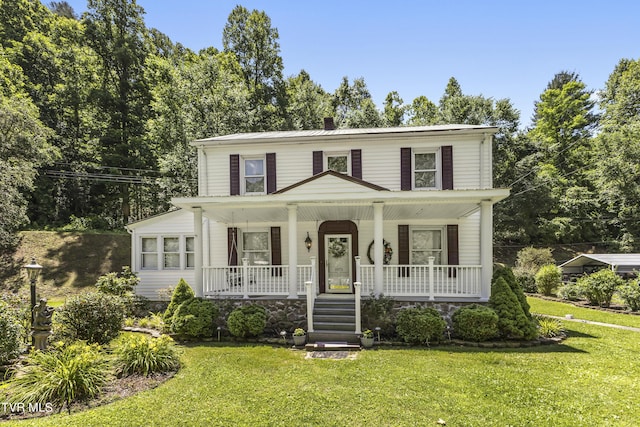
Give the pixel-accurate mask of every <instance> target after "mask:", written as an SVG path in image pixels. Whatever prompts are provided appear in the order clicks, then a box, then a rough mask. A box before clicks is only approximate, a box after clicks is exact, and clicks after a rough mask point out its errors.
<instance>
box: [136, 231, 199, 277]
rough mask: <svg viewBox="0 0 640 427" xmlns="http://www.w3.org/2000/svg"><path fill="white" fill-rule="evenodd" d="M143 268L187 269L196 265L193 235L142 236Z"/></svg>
mask: <svg viewBox="0 0 640 427" xmlns="http://www.w3.org/2000/svg"><path fill="white" fill-rule="evenodd" d="M139 262H140V269H141V270H186V269H193V268H194V266H195V238H194V237H193V236H144V237H141V238H140V261H139Z"/></svg>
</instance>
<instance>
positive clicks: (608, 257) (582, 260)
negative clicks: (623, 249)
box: [560, 254, 640, 267]
mask: <svg viewBox="0 0 640 427" xmlns="http://www.w3.org/2000/svg"><path fill="white" fill-rule="evenodd" d="M591 261H596V262H601V263H603V264H607V265H612V266H640V254H581V255H578V256H577V257H575V258H573V259H571V260H569V261H567V262H565V263H563V264H560V267H579V266H582V265H586V264H588V263H589V262H591Z"/></svg>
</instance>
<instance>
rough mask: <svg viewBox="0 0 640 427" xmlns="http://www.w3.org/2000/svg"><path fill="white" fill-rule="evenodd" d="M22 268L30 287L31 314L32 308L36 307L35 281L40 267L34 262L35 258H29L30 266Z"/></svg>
mask: <svg viewBox="0 0 640 427" xmlns="http://www.w3.org/2000/svg"><path fill="white" fill-rule="evenodd" d="M24 268H25V270H27V277H28V278H29V283H30V285H31V313H33V307H35V306H36V280H38V275H39V274H40V271H41V270H42V266H41V265H40V264H38V263H37V262H36V259H35V258H31V264H27V265H25V266H24ZM31 320H33V319H31Z"/></svg>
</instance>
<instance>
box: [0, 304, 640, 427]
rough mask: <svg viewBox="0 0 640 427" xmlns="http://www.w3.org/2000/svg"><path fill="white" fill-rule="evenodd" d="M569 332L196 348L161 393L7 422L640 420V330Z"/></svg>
mask: <svg viewBox="0 0 640 427" xmlns="http://www.w3.org/2000/svg"><path fill="white" fill-rule="evenodd" d="M534 311H540V310H537V309H536V310H534ZM614 316H616V318H618V317H619V316H622V315H614ZM565 326H566V328H567V329H568V331H569V338H568V339H567V340H566V341H565V342H564V344H562V345H556V346H541V347H534V348H524V349H520V348H518V349H493V350H490V351H489V350H481V349H474V348H468V347H467V348H456V347H449V346H443V347H440V348H434V349H426V348H393V349H384V350H374V351H363V352H360V353H359V354H358V357H357V358H356V359H355V360H321V359H305V353H304V352H302V351H292V350H289V349H286V348H272V347H268V346H234V345H230V344H218V343H211V344H203V345H193V346H189V347H186V348H185V351H184V356H183V362H184V367H183V369H182V370H181V371H180V372H178V374H177V375H176V376H175V377H174V378H173V379H171V380H169V381H167V382H166V383H165V384H163V385H161V386H160V387H158V388H156V389H154V390H150V391H147V392H143V393H141V394H138V395H136V396H134V397H131V398H128V399H124V400H121V401H118V402H115V403H112V404H110V405H106V406H104V407H100V408H95V409H92V410H88V411H86V412H82V413H77V414H72V415H71V416H68V415H65V414H61V415H55V416H50V417H47V418H40V419H36V420H23V421H21V422H16V423H12V422H8V423H4V425H38V426H40V425H42V426H59V425H65V426H105V425H109V426H147V425H171V426H175V425H194V426H202V425H224V426H229V425H319V426H324V425H335V426H344V425H394V426H397V425H411V426H413V425H437V424H436V422H437V420H438V419H439V418H442V419H443V420H445V421H446V422H447V425H449V426H506V425H515V426H525V425H531V426H594V425H616V426H635V425H640V412H639V411H638V410H637V408H638V405H637V402H638V396H640V381H638V378H640V356H639V352H638V350H639V346H638V344H637V343H638V339H639V338H640V334H638V333H636V332H630V331H623V330H617V329H610V328H605V327H600V326H593V325H587V324H580V323H571V322H566V324H565Z"/></svg>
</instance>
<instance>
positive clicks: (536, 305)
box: [527, 297, 640, 328]
mask: <svg viewBox="0 0 640 427" xmlns="http://www.w3.org/2000/svg"><path fill="white" fill-rule="evenodd" d="M527 301H528V302H529V305H530V306H531V312H532V313H543V314H550V315H553V316H561V317H564V316H565V315H567V314H571V315H573V317H574V318H576V319H581V320H591V321H594V322H602V323H613V324H616V325H622V326H632V327H635V328H640V315H633V314H626V315H624V314H618V313H613V312H609V311H604V310H598V309H595V308H584V307H576V306H575V305H573V304H569V303H563V302H556V301H549V300H545V299H542V298H536V297H527Z"/></svg>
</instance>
